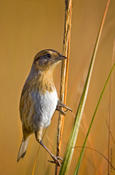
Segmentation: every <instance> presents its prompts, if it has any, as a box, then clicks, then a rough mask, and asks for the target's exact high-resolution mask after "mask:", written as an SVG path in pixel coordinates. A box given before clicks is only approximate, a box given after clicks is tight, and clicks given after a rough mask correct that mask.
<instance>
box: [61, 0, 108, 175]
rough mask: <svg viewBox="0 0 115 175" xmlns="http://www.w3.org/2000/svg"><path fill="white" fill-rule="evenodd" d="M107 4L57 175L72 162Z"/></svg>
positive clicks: (62, 172) (65, 169) (63, 172)
mask: <svg viewBox="0 0 115 175" xmlns="http://www.w3.org/2000/svg"><path fill="white" fill-rule="evenodd" d="M109 3H110V0H108V1H107V5H106V8H105V12H104V16H103V18H102V22H101V25H100V28H99V32H98V35H97V39H96V42H95V46H94V50H93V54H92V58H91V62H90V66H89V70H88V74H87V78H86V82H85V85H84V89H83V93H82V96H81V99H80V103H79V106H78V109H77V112H76V117H75V122H74V126H73V129H72V133H71V136H70V139H69V142H68V146H67V149H66V153H65V157H64V160H63V163H62V166H61V168H60V172H59V175H65V174H66V173H67V170H68V168H69V166H70V163H71V160H72V155H73V151H74V147H75V144H76V140H77V136H78V132H79V126H80V122H81V119H82V114H83V110H84V107H85V102H86V98H87V94H88V89H89V84H90V80H91V75H92V71H93V66H94V62H95V58H96V54H97V50H98V46H99V41H100V38H101V33H102V29H103V26H104V22H105V18H106V14H107V11H108V7H109Z"/></svg>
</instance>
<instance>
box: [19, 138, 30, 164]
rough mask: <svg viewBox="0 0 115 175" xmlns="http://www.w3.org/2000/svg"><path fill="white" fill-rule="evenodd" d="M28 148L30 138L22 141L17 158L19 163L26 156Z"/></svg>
mask: <svg viewBox="0 0 115 175" xmlns="http://www.w3.org/2000/svg"><path fill="white" fill-rule="evenodd" d="M27 146H28V138H26V139H25V140H24V139H22V142H21V145H20V148H19V152H18V156H17V162H18V161H19V160H20V159H21V158H23V157H24V156H25V154H26V150H27Z"/></svg>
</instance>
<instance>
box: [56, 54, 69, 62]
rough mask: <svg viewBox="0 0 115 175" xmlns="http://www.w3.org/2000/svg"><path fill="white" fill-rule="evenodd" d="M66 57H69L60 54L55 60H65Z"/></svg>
mask: <svg viewBox="0 0 115 175" xmlns="http://www.w3.org/2000/svg"><path fill="white" fill-rule="evenodd" d="M65 59H67V57H66V56H64V55H60V56H59V57H57V58H56V59H55V60H56V62H57V61H60V60H65Z"/></svg>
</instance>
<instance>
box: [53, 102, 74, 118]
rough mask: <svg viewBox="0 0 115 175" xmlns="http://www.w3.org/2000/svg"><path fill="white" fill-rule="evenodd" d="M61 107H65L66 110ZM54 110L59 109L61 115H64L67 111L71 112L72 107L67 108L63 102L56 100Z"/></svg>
mask: <svg viewBox="0 0 115 175" xmlns="http://www.w3.org/2000/svg"><path fill="white" fill-rule="evenodd" d="M61 108H65V109H66V110H65V111H62V109H61ZM56 110H58V111H60V112H61V113H62V114H63V115H65V114H66V112H67V111H71V112H72V109H71V108H69V107H68V106H66V105H65V104H63V103H62V102H61V101H60V100H59V101H58V104H57V107H56Z"/></svg>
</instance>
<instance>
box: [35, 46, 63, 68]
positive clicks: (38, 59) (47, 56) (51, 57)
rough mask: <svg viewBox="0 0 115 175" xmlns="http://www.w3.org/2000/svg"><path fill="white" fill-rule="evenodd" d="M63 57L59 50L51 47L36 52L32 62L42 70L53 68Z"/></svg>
mask: <svg viewBox="0 0 115 175" xmlns="http://www.w3.org/2000/svg"><path fill="white" fill-rule="evenodd" d="M63 59H66V57H65V56H63V55H61V54H60V53H59V52H57V51H55V50H53V49H45V50H42V51H40V52H38V53H37V54H36V56H35V57H34V62H33V64H34V66H35V68H36V69H38V70H41V71H42V70H48V69H49V68H50V69H51V68H54V67H55V65H57V63H59V61H61V60H63Z"/></svg>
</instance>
